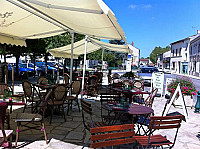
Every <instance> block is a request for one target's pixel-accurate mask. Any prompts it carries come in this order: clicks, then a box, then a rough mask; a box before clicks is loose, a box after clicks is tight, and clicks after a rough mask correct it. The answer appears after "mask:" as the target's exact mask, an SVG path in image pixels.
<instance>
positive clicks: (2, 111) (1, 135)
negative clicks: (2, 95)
mask: <svg viewBox="0 0 200 149" xmlns="http://www.w3.org/2000/svg"><path fill="white" fill-rule="evenodd" d="M6 109H7V104H6V103H5V104H3V103H1V105H0V128H1V132H0V146H2V145H3V144H4V143H7V142H8V140H9V146H8V147H9V148H10V149H11V148H12V133H13V130H5V129H4V121H5V117H6Z"/></svg>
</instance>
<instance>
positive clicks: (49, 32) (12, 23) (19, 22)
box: [0, 0, 64, 46]
mask: <svg viewBox="0 0 200 149" xmlns="http://www.w3.org/2000/svg"><path fill="white" fill-rule="evenodd" d="M63 32H64V29H61V28H60V27H58V26H56V25H54V24H52V23H50V22H47V21H46V20H44V19H42V18H39V17H37V16H36V15H34V14H32V13H30V12H28V11H26V10H25V9H22V8H20V7H17V6H15V5H13V4H12V3H10V2H8V1H6V0H0V43H7V44H13V45H14V44H15V45H21V46H25V45H26V44H25V42H24V41H25V39H34V38H43V37H49V36H53V35H57V34H61V33H63Z"/></svg>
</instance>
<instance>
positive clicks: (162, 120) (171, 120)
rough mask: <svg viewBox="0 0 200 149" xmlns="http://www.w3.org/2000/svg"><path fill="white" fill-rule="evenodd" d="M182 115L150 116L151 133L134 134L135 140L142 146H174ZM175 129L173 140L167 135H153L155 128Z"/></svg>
mask: <svg viewBox="0 0 200 149" xmlns="http://www.w3.org/2000/svg"><path fill="white" fill-rule="evenodd" d="M181 122H182V115H177V116H152V117H150V122H149V126H148V128H149V135H148V136H134V138H135V140H136V141H137V143H138V144H139V146H141V147H142V148H144V147H145V148H149V147H160V146H161V147H162V148H163V146H164V145H168V147H169V148H172V147H173V146H174V144H175V141H176V137H177V134H178V130H179V128H180V126H181ZM173 128H174V129H175V128H176V133H175V137H174V140H173V142H172V141H170V140H168V139H167V137H166V136H162V135H153V134H152V132H154V131H155V130H161V129H173Z"/></svg>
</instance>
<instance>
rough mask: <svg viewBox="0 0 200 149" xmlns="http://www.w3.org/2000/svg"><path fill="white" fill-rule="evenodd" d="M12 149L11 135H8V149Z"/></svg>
mask: <svg viewBox="0 0 200 149" xmlns="http://www.w3.org/2000/svg"><path fill="white" fill-rule="evenodd" d="M11 148H12V134H11V135H10V140H9V149H11Z"/></svg>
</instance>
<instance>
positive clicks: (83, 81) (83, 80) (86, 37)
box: [81, 35, 88, 99]
mask: <svg viewBox="0 0 200 149" xmlns="http://www.w3.org/2000/svg"><path fill="white" fill-rule="evenodd" d="M87 39H88V36H87V35H86V36H85V52H84V62H83V78H82V87H81V99H83V90H84V83H85V64H86V53H87V43H88V41H87Z"/></svg>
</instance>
